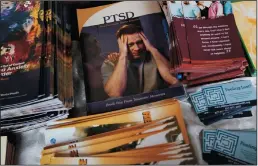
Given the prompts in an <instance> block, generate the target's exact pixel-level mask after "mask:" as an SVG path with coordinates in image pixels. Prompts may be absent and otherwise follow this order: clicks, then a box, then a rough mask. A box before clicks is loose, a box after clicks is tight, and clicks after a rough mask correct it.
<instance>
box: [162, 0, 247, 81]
mask: <svg viewBox="0 0 258 166" xmlns="http://www.w3.org/2000/svg"><path fill="white" fill-rule="evenodd" d="M228 3H230V2H228ZM166 6H167V8H165V7H164V4H162V8H163V11H164V12H165V15H167V20H168V21H167V22H168V23H169V31H170V37H169V39H170V42H171V45H170V60H171V66H172V69H171V70H172V71H173V72H176V73H178V74H179V75H180V78H182V80H183V82H184V83H186V84H187V85H197V84H204V83H208V82H214V81H219V80H225V79H231V78H235V77H240V76H244V75H245V71H246V69H247V66H248V62H247V60H246V57H245V55H246V54H247V53H246V51H247V50H246V49H244V47H243V43H242V42H241V38H240V36H239V33H238V29H237V26H236V23H235V17H234V14H233V13H232V11H231V13H226V11H225V9H224V11H223V5H222V4H221V3H220V2H219V1H214V2H213V1H212V2H211V1H210V2H209V1H207V2H206V1H205V2H203V1H198V2H195V1H191V2H189V1H182V2H179V1H178V2H175V1H174V2H171V1H167V3H166ZM216 7H217V8H221V10H219V9H217V8H216ZM205 10H206V12H205ZM213 10H214V13H216V12H217V13H216V14H217V15H215V16H211V13H212V12H211V11H213ZM217 10H219V11H217ZM219 12H220V14H219Z"/></svg>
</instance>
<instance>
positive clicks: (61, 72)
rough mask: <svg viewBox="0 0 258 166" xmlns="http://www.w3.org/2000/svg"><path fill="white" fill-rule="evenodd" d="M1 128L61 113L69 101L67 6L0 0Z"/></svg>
mask: <svg viewBox="0 0 258 166" xmlns="http://www.w3.org/2000/svg"><path fill="white" fill-rule="evenodd" d="M0 22H1V34H0V40H1V41H0V42H1V56H0V110H1V132H7V131H10V130H12V131H25V130H29V129H33V128H37V127H41V126H44V125H46V122H47V121H52V120H56V119H62V118H66V117H67V116H68V110H69V109H70V108H72V107H73V82H72V57H71V31H70V22H71V21H70V17H69V10H68V7H66V6H64V5H62V3H60V2H53V1H1V20H0Z"/></svg>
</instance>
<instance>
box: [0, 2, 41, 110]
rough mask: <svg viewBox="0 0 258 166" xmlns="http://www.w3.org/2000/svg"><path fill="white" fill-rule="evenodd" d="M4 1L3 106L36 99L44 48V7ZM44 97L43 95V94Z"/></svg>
mask: <svg viewBox="0 0 258 166" xmlns="http://www.w3.org/2000/svg"><path fill="white" fill-rule="evenodd" d="M6 3H7V4H5V5H2V1H1V20H0V22H1V25H3V26H1V34H0V42H1V43H2V44H1V57H0V74H1V77H0V80H1V81H0V92H1V94H0V105H2V106H4V105H11V104H14V103H17V102H25V101H29V100H33V99H37V98H38V96H39V94H40V93H41V92H40V89H41V88H42V87H40V81H41V80H42V77H41V74H40V73H41V72H40V71H41V68H42V66H41V64H40V61H41V54H42V51H43V50H42V44H43V40H42V37H43V28H44V26H43V21H44V20H43V18H44V17H41V16H42V15H41V14H42V12H43V11H44V7H43V3H44V2H40V1H31V2H30V1H17V2H13V1H7V2H6ZM43 15H44V14H43ZM42 94H44V91H43V92H42Z"/></svg>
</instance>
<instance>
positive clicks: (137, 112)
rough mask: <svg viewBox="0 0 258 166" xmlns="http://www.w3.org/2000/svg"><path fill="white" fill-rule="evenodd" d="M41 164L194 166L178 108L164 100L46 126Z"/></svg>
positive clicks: (171, 100)
mask: <svg viewBox="0 0 258 166" xmlns="http://www.w3.org/2000/svg"><path fill="white" fill-rule="evenodd" d="M45 141H46V145H47V146H46V147H45V148H44V150H43V151H42V153H41V155H42V157H41V164H44V165H45V164H47V165H48V164H59V165H66V164H69V165H81V164H84V165H85V164H90V165H95V164H97V165H101V164H110V165H114V164H121V165H123V164H134V165H136V164H177V165H178V164H188V165H189V164H190V165H193V164H196V162H197V161H196V157H195V155H194V152H193V149H192V146H191V144H190V140H189V137H188V134H187V130H186V126H185V123H184V119H183V117H182V112H181V108H180V104H179V102H178V101H177V100H175V99H166V100H163V101H158V102H154V103H149V104H146V105H141V106H137V107H133V108H127V109H123V110H118V111H114V112H109V113H103V114H98V115H91V116H85V117H79V118H73V119H67V120H61V121H57V122H53V123H50V124H49V126H48V128H47V130H46V132H45Z"/></svg>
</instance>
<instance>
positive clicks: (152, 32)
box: [77, 1, 185, 114]
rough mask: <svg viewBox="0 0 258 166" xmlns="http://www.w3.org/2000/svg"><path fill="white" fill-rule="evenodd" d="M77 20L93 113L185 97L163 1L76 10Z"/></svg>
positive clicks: (87, 91)
mask: <svg viewBox="0 0 258 166" xmlns="http://www.w3.org/2000/svg"><path fill="white" fill-rule="evenodd" d="M77 19H78V31H79V33H80V44H81V48H82V49H81V51H82V60H83V68H84V75H85V85H86V90H85V91H86V96H87V103H88V104H87V105H88V113H89V114H96V113H103V112H107V111H113V110H117V109H122V108H128V107H133V106H137V105H141V104H146V103H149V102H154V101H158V100H162V99H166V98H173V97H178V96H184V95H185V91H184V88H183V86H182V84H180V82H179V81H178V79H177V78H176V75H175V73H173V72H171V71H170V64H169V60H168V58H169V55H168V54H169V44H168V31H167V30H168V25H167V23H166V18H165V17H164V15H163V13H162V10H161V8H160V6H159V3H158V2H154V1H151V2H149V1H141V2H140V1H134V2H133V1H126V2H118V3H114V4H111V5H105V6H99V7H94V8H87V9H77ZM165 23H166V24H165Z"/></svg>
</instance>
